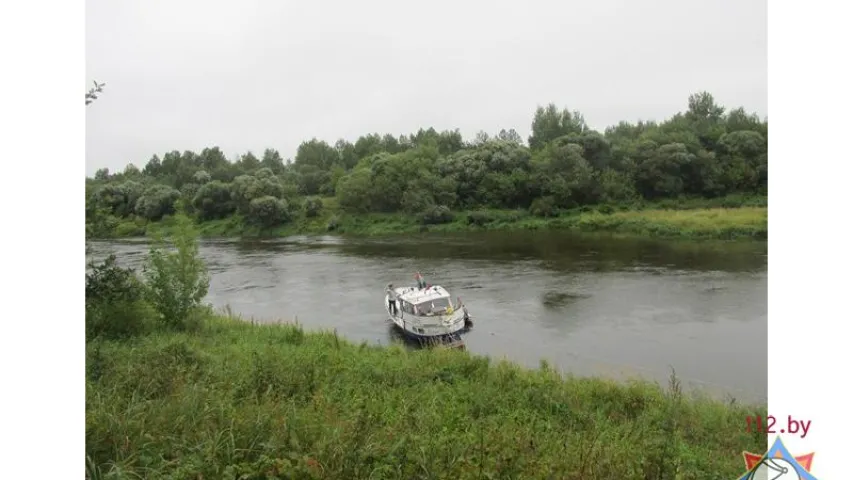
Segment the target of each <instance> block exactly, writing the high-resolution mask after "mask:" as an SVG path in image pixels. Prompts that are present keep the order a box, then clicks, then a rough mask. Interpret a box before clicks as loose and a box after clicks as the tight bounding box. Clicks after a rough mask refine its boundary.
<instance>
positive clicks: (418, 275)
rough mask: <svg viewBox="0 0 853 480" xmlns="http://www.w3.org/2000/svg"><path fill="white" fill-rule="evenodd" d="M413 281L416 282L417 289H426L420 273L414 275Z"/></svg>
mask: <svg viewBox="0 0 853 480" xmlns="http://www.w3.org/2000/svg"><path fill="white" fill-rule="evenodd" d="M415 280H417V282H418V288H419V289H424V288H426V286H427V285H426V280H424V277H423V276H422V275H421V272H418V273H416V274H415Z"/></svg>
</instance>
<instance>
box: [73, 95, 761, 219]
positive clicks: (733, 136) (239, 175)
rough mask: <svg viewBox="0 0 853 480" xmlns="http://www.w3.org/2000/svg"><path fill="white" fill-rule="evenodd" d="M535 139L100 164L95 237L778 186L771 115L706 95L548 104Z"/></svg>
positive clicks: (414, 140) (372, 141)
mask: <svg viewBox="0 0 853 480" xmlns="http://www.w3.org/2000/svg"><path fill="white" fill-rule="evenodd" d="M88 99H89V97H88V94H87V103H88V101H89V100H88ZM527 143H528V144H527V145H525V144H524V140H523V139H522V138H521V136H520V135H519V134H518V133H517V132H516V131H515V130H513V129H504V130H501V131H500V132H498V133H497V134H495V135H493V136H492V135H489V134H487V133H485V132H480V133H479V134H477V135H476V137H475V138H474V139H472V140H471V141H467V142H466V141H464V140H463V138H462V135H461V134H460V133H459V131H458V130H456V131H441V132H439V131H437V130H435V129H434V128H428V129H421V130H419V131H417V132H416V133H413V134H411V135H408V136H406V135H400V136H395V135H391V134H384V135H382V134H378V133H373V134H368V135H364V136H362V137H360V138H358V139H356V141H355V142H350V141H347V140H343V139H341V140H338V141H337V142H335V143H334V144H333V145H330V144H329V143H327V142H325V141H323V140H319V139H316V138H313V139H310V140H308V141H305V142H303V143H302V144H301V145H300V146H299V148H298V149H297V151H296V155H295V157H294V158H293V160H292V161H291V160H287V161H285V160H284V159H283V158H282V157H281V155H280V154H279V152H278V151H276V150H274V149H266V150H264V151H263V154H262V155H260V157H259V156H256V155H255V154H253V153H252V152H247V153H246V154H244V155H242V156H240V157H239V159H238V160H237V161H234V162H231V161H228V159H227V158H226V157H225V155H224V154H223V152H222V151H221V150H220V149H219V148H218V147H211V148H205V149H204V150H202V151H201V152H198V153H197V152H191V151H185V152H183V153H181V152H178V151H173V152H168V153H165V154H164V155H163V156H162V158H161V157H159V156H157V155H155V156H153V157H152V158H151V159H150V160H149V161H148V163H147V164H145V165H144V167H143V168H142V169H141V170H140V169H139V168H137V167H135V166H133V165H130V166H128V167H127V168H126V169H124V171H123V172H122V173H110V172H109V171H108V170H107V169H101V170H99V171H98V172H97V173H96V174H95V177H94V179H87V181H86V187H87V213H88V214H89V215H90V217H91V218H90V219H89V223H90V224H91V225H92V226H93V227H92V231H96V230H98V228H101V227H100V226H103V225H108V224H109V223H110V222H109V221H105V220H104V219H103V218H96V217H98V215H100V216H104V215H107V216H111V217H112V219H113V220H112V221H117V219H121V218H131V219H132V218H137V217H138V218H141V219H148V220H157V219H159V218H162V217H163V216H165V215H170V214H171V213H172V212H174V207H173V203H174V202H182V204H183V205H184V206H185V207H186V208H187V210H188V211H190V212H191V213H193V214H194V215H195V216H196V217H197V218H198V219H199V220H201V221H205V220H212V219H217V218H224V217H228V216H230V215H234V214H237V215H241V216H242V217H243V218H244V219H245V220H246V221H247V222H248V223H252V224H256V225H259V226H262V227H264V228H266V227H273V226H276V225H280V224H283V223H286V222H289V221H291V220H293V219H294V218H296V217H297V216H303V217H309V218H310V217H314V216H317V215H318V214H319V212H320V211H321V210H322V202H320V201H319V197H336V200H337V203H338V205H339V207H340V209H341V210H342V211H344V212H349V213H369V212H405V213H407V214H411V215H416V216H418V217H419V218H421V219H422V220H421V221H422V222H423V223H425V224H431V223H441V222H445V221H448V219H449V218H451V217H450V216H449V212H450V211H453V210H457V211H458V210H472V209H479V208H504V209H517V208H524V209H530V211H531V213H533V214H535V215H540V216H551V215H554V214H556V212H558V211H559V210H560V209H564V208H574V207H578V206H584V205H594V204H606V203H626V202H634V201H638V200H643V199H645V200H660V199H672V198H679V197H706V198H714V197H721V196H725V195H729V194H733V193H741V194H759V195H761V194H766V191H767V120H766V119H764V120H761V119H759V118H758V116H757V115H755V114H748V113H747V112H746V111H745V110H744V109H743V108H737V109H734V110H731V111H729V112H726V110H725V109H724V108H723V107H722V106H720V105H718V104H717V103H716V102H715V100H714V98H713V96H712V95H711V94H709V93H707V92H700V93H696V94H694V95H691V96H690V97H689V98H688V101H687V110H686V111H683V112H679V113H677V114H675V115H673V116H672V117H671V118H670V119H668V120H666V121H663V122H660V123H658V122H643V121H640V122H636V123H631V122H627V121H625V122H620V123H619V124H617V125H614V126H611V127H608V128H606V129H605V130H604V131H603V132H598V131H595V130H593V129H591V128H590V127H589V126H588V125H587V124H586V122H585V120H584V117H583V115H582V114H581V113H580V112H577V111H570V110H568V109H562V110H560V109H558V108H557V106H556V105H554V104H550V105H547V106H544V107H542V106H540V107H538V108H536V110H535V112H534V115H533V121H532V122H531V134H530V136H529V138H528V142H527ZM96 227H97V228H96Z"/></svg>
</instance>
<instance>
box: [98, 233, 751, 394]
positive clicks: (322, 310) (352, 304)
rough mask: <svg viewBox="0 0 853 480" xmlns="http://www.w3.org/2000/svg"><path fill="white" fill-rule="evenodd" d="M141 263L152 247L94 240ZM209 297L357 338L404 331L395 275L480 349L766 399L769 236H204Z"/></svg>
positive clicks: (268, 317)
mask: <svg viewBox="0 0 853 480" xmlns="http://www.w3.org/2000/svg"><path fill="white" fill-rule="evenodd" d="M91 247H92V252H91V254H90V259H97V258H102V257H103V256H104V255H106V254H107V253H110V252H112V253H115V254H116V255H117V257H118V258H119V261H120V262H121V263H123V264H124V265H129V266H137V267H138V266H139V265H140V262H141V261H142V259H143V258H144V256H145V254H146V252H147V248H148V247H147V244H146V243H145V242H144V241H141V240H140V241H122V242H96V243H92V244H91ZM201 252H202V255H203V256H204V258H205V259H206V260H207V262H208V267H209V269H210V273H211V285H210V292H209V294H208V298H207V301H208V302H210V303H212V304H213V305H214V306H215V307H226V306H228V307H230V309H231V310H232V311H233V312H235V313H239V314H240V315H241V316H242V317H243V318H246V319H250V318H253V319H254V320H256V321H263V322H270V321H278V320H292V319H294V318H298V320H299V322H300V323H301V324H303V325H305V326H306V327H308V328H311V329H337V330H338V332H339V333H340V334H342V335H343V336H345V337H348V338H350V339H352V340H354V341H368V342H371V343H377V342H378V343H388V342H391V341H393V340H394V339H395V338H396V336H395V334H394V331H393V330H392V329H391V328H390V326H389V323H388V322H387V321H386V318H385V311H384V310H383V295H384V288H385V286H386V285H387V284H388V283H394V284H395V285H404V284H409V283H412V284H413V283H414V278H413V276H414V273H415V272H416V271H420V272H421V273H422V274H423V275H424V277H425V278H426V280H427V281H428V282H431V283H435V284H440V285H442V286H444V287H446V288H448V289H449V290H450V291H451V293H452V294H453V295H454V296H458V297H461V298H462V300H463V301H464V302H465V304H466V306H467V307H468V310H469V312H470V313H471V315H472V317H474V320H475V326H474V329H473V330H472V331H471V332H470V333H468V334H466V335H465V336H464V340H465V343H466V346H467V348H468V350H469V351H471V352H473V353H476V354H486V355H489V356H491V357H493V358H507V359H510V360H513V361H515V362H517V363H520V364H522V365H526V366H530V367H537V366H538V365H539V363H540V359H545V360H547V361H548V362H549V363H551V364H552V365H555V366H557V367H558V368H559V369H560V370H562V371H564V372H566V373H573V374H577V375H604V376H609V377H613V378H620V379H623V378H627V377H644V378H647V379H651V380H656V381H660V382H664V383H665V382H666V381H667V379H668V376H669V373H670V368H674V369H675V372H676V375H677V376H678V377H679V379H680V380H681V381H682V384H683V385H685V386H687V387H691V388H694V389H696V388H698V389H703V390H705V391H707V392H708V393H710V394H712V395H715V396H733V397H735V398H737V399H738V400H745V401H761V402H763V401H766V397H767V244H766V243H765V242H748V243H743V242H736V243H726V242H685V241H660V240H651V239H624V238H614V237H611V236H601V235H594V236H593V235H579V234H570V233H564V232H521V233H507V232H485V233H478V234H472V233H466V234H457V235H435V234H429V235H426V234H425V235H423V236H407V237H403V238H387V239H349V238H346V239H345V238H339V237H332V236H326V237H292V238H287V239H281V240H275V241H265V242H260V241H254V242H247V241H237V240H234V241H226V240H218V241H203V242H202V247H201Z"/></svg>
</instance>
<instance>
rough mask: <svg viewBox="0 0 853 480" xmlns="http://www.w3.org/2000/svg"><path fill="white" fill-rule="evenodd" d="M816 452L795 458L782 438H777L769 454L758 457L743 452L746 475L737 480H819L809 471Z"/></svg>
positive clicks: (768, 451)
mask: <svg viewBox="0 0 853 480" xmlns="http://www.w3.org/2000/svg"><path fill="white" fill-rule="evenodd" d="M813 457H814V452H812V453H809V454H808V455H800V456H796V457H795V456H793V455H791V452H789V451H788V449H787V448H785V445H784V444H783V443H782V438H781V437H776V441H775V442H773V446H772V447H770V449H769V450H767V453H765V454H763V455H758V454H755V453H750V452H743V460H744V462H745V463H746V473H744V474H743V475H741V476H740V477H738V479H737V480H817V479H816V478H815V477H814V475H812V474H811V473H810V472H809V471H810V470H811V468H812V458H813Z"/></svg>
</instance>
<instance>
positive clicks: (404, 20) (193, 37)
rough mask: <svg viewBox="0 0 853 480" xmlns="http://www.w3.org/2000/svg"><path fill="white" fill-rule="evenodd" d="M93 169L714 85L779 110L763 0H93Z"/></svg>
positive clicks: (591, 105)
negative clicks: (770, 86)
mask: <svg viewBox="0 0 853 480" xmlns="http://www.w3.org/2000/svg"><path fill="white" fill-rule="evenodd" d="M86 9H87V12H86V22H87V23H86V35H87V38H86V54H87V58H86V74H87V78H86V80H87V82H89V83H91V81H92V80H98V81H100V82H106V84H107V86H106V87H105V91H104V93H103V95H102V97H101V98H99V99H98V100H97V101H95V102H94V103H93V104H91V105H89V106H88V107H87V109H86V116H87V119H86V127H87V131H86V146H87V154H86V155H87V160H86V170H87V172H86V173H87V174H89V175H91V174H93V173H94V171H95V170H96V169H98V168H100V167H108V168H109V169H110V170H111V171H117V170H121V169H123V168H124V167H125V165H127V164H128V163H135V164H136V165H138V166H140V167H142V166H143V165H144V164H145V163H146V162H147V161H148V159H149V158H150V157H151V156H152V155H153V154H155V153H156V154H159V155H160V156H161V157H162V155H163V153H165V152H167V151H171V150H180V151H183V150H188V149H189V150H196V151H200V150H201V149H202V148H204V147H206V146H214V145H218V146H219V147H220V148H221V149H222V150H223V151H224V152H225V154H226V155H227V156H228V158H229V159H233V158H234V157H235V156H236V155H238V154H242V153H245V152H246V151H248V150H252V151H254V152H256V153H261V152H263V150H264V149H265V148H268V147H272V148H276V149H278V150H279V151H280V152H281V154H282V156H283V157H284V158H292V157H293V156H294V155H295V153H296V148H297V147H298V146H299V144H300V143H301V142H302V141H304V140H308V139H310V138H312V137H316V138H319V139H322V140H326V141H328V142H330V143H334V142H335V141H336V140H337V139H338V138H345V139H348V140H350V141H355V140H356V139H357V138H358V137H359V136H360V135H362V134H365V133H371V132H379V133H393V134H395V135H399V134H401V133H406V134H408V133H411V132H414V131H416V130H417V129H418V128H420V127H424V128H426V127H430V126H433V127H435V128H436V129H437V130H444V129H454V128H459V129H460V130H461V132H462V134H463V136H465V137H466V138H470V137H472V136H473V135H474V134H475V133H476V132H477V131H479V130H484V131H486V132H488V133H490V134H493V133H496V132H498V131H499V130H500V129H501V128H506V129H509V128H515V129H516V130H517V131H518V132H519V133H520V134H521V135H522V137H524V138H525V139H526V138H527V135H528V134H529V131H530V122H531V119H532V116H533V111H534V110H535V108H536V106H537V105H544V104H547V103H549V102H554V103H556V104H557V105H558V106H560V107H568V108H569V109H572V110H579V111H581V112H582V113H583V114H584V116H585V117H586V120H587V122H588V123H589V124H590V125H592V126H593V127H594V128H596V129H599V130H603V129H604V128H605V127H606V126H608V125H611V124H614V123H617V122H619V121H620V120H631V121H636V120H637V119H656V120H662V119H665V118H667V117H669V116H670V115H672V114H673V113H675V112H678V111H681V110H684V109H686V105H687V97H688V95H690V94H691V93H693V92H697V91H700V90H708V91H710V92H711V93H712V94H713V95H714V96H715V98H716V99H717V101H718V102H719V103H721V104H723V105H724V106H726V107H737V106H743V107H745V108H746V109H747V110H748V111H751V112H756V113H758V114H759V115H761V116H762V117H764V116H765V115H766V113H767V6H766V1H765V0H702V1H700V0H657V1H654V2H650V1H642V0H596V1H584V2H579V1H566V0H562V1H557V0H553V1H544V0H529V1H524V2H522V1H506V0H491V1H479V0H478V1H471V0H465V1H460V0H457V1H455V2H451V1H447V0H440V1H431V2H417V3H415V2H404V1H401V0H396V1H392V0H359V1H354V0H353V1H340V0H339V1H335V2H332V1H321V0H311V1H308V0H303V1H300V2H294V1H284V0H241V1H236V0H233V1H228V2H226V1H223V0H147V1H140V0H133V1H131V0H87V2H86Z"/></svg>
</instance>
